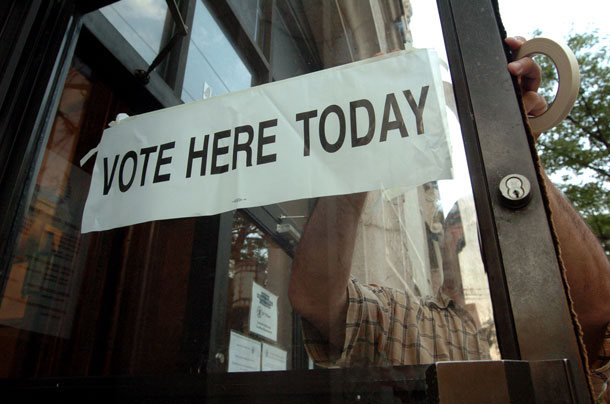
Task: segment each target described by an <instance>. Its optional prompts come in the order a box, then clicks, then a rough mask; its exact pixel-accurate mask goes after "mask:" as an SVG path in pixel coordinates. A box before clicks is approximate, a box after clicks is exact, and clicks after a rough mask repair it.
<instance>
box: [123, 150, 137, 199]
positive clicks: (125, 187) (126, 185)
mask: <svg viewBox="0 0 610 404" xmlns="http://www.w3.org/2000/svg"><path fill="white" fill-rule="evenodd" d="M127 160H133V167H132V169H131V176H130V177H129V181H127V183H125V181H123V179H124V174H125V164H126V163H127ZM137 168H138V155H137V154H136V152H135V151H133V150H130V151H128V152H127V153H125V156H123V160H121V167H120V168H119V190H120V191H121V192H127V191H128V190H129V188H130V187H131V184H133V180H134V179H135V178H136V169H137Z"/></svg>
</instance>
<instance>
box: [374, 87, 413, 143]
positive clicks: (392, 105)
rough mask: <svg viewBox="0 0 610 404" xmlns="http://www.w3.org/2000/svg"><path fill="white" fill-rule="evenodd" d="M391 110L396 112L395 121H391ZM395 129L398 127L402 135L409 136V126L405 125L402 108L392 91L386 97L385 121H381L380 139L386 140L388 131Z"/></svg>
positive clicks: (381, 140)
mask: <svg viewBox="0 0 610 404" xmlns="http://www.w3.org/2000/svg"><path fill="white" fill-rule="evenodd" d="M390 110H391V111H392V113H393V114H394V118H396V119H394V120H393V121H390ZM394 129H398V130H399V131H400V137H407V136H409V134H408V133H407V128H406V127H405V122H404V120H403V119H402V114H401V113H400V108H399V107H398V102H396V97H395V96H394V94H393V93H390V94H388V95H386V97H385V107H384V108H383V121H382V122H381V138H380V139H379V141H380V142H385V141H386V139H387V137H388V131H389V130H394Z"/></svg>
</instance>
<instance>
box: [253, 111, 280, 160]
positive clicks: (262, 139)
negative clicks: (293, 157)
mask: <svg viewBox="0 0 610 404" xmlns="http://www.w3.org/2000/svg"><path fill="white" fill-rule="evenodd" d="M274 126H277V119H271V120H269V121H264V122H261V123H259V124H258V145H257V146H258V147H257V153H256V164H257V165H258V164H267V163H273V162H274V161H275V160H276V159H277V156H276V154H275V153H273V154H268V155H266V156H265V155H263V146H264V145H266V144H271V143H274V142H275V135H269V136H265V129H269V128H273V127H274Z"/></svg>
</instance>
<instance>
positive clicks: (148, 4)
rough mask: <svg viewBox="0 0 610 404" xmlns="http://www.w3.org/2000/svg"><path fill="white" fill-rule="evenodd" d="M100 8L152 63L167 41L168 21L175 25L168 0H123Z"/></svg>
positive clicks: (130, 42) (141, 54)
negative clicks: (169, 12)
mask: <svg viewBox="0 0 610 404" xmlns="http://www.w3.org/2000/svg"><path fill="white" fill-rule="evenodd" d="M100 11H101V12H102V14H104V16H105V17H106V18H107V19H108V21H110V23H112V25H114V26H115V28H116V29H117V30H118V31H119V32H120V33H121V35H123V36H124V37H125V39H127V41H128V42H129V44H130V45H131V46H133V48H134V49H135V50H136V52H138V53H139V54H140V56H142V57H143V58H144V60H145V61H146V62H147V63H148V64H151V63H152V61H153V60H154V59H155V58H156V57H157V55H158V54H159V51H160V50H161V48H162V47H163V45H164V44H165V41H167V38H166V37H165V35H166V31H167V28H166V24H169V26H170V27H171V16H170V15H169V14H168V10H167V3H166V2H165V1H164V0H121V1H119V2H117V3H114V4H111V5H109V6H106V7H103V8H101V9H100Z"/></svg>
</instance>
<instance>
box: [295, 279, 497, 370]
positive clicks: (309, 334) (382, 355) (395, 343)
mask: <svg viewBox="0 0 610 404" xmlns="http://www.w3.org/2000/svg"><path fill="white" fill-rule="evenodd" d="M348 299H349V303H348V310H347V316H346V324H345V342H344V345H343V347H342V349H341V350H338V349H333V348H332V346H330V344H329V343H328V341H327V340H325V338H324V337H322V336H321V335H320V333H319V332H318V331H317V330H316V329H315V328H314V327H313V326H312V325H310V324H309V323H307V321H305V320H304V321H303V333H304V341H305V347H306V349H307V352H308V354H309V356H310V357H311V358H312V359H313V360H314V361H315V362H316V363H317V364H318V365H320V366H326V367H330V366H341V367H349V366H366V365H371V366H383V365H408V364H421V363H434V362H437V361H444V360H479V359H489V341H487V340H486V339H485V338H483V336H482V335H483V334H482V333H480V332H479V331H478V330H477V328H476V326H475V323H474V321H473V319H472V317H471V316H470V315H469V314H468V313H467V312H466V310H463V309H461V308H459V307H457V306H456V305H455V304H454V303H453V301H451V300H450V299H447V298H443V297H442V296H440V295H439V296H437V298H435V299H417V298H415V297H413V296H411V295H409V294H408V293H406V292H404V291H396V290H393V289H390V288H385V287H380V286H376V285H361V284H360V283H359V282H358V281H357V280H356V279H353V278H352V279H351V280H350V282H348Z"/></svg>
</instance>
